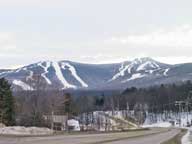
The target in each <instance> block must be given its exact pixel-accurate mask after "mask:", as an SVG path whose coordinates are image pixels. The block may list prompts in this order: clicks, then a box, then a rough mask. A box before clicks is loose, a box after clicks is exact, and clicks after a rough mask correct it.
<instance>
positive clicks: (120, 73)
mask: <svg viewBox="0 0 192 144" xmlns="http://www.w3.org/2000/svg"><path fill="white" fill-rule="evenodd" d="M132 67H133V64H129V65H127V66H125V67H124V64H122V65H121V67H120V68H119V72H118V73H117V74H116V75H114V76H113V77H112V79H110V80H109V82H110V81H113V80H116V79H117V78H119V77H122V76H124V75H125V72H126V71H128V73H129V74H131V68H132Z"/></svg>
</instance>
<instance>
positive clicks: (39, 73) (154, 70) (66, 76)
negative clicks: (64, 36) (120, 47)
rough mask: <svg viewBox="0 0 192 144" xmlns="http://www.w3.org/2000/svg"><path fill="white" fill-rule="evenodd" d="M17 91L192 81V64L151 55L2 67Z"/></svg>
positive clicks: (1, 72) (0, 74) (120, 87)
mask: <svg viewBox="0 0 192 144" xmlns="http://www.w3.org/2000/svg"><path fill="white" fill-rule="evenodd" d="M0 77H5V78H6V79H7V80H9V81H10V83H11V84H12V87H13V89H14V90H37V89H50V90H51V89H59V90H61V89H89V90H91V89H94V90H95V89H96V90H102V89H117V90H121V89H124V88H127V87H131V86H136V87H147V86H151V85H159V84H162V83H173V82H176V83H177V82H182V81H186V80H192V64H190V63H188V64H179V65H168V64H163V63H160V62H157V61H155V60H153V59H151V58H139V59H135V60H133V61H125V62H122V63H116V64H98V65H96V64H83V63H76V62H71V61H59V62H52V61H42V62H38V63H34V64H31V65H28V66H24V67H21V68H19V69H15V70H0Z"/></svg>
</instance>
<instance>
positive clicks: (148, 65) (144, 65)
mask: <svg viewBox="0 0 192 144" xmlns="http://www.w3.org/2000/svg"><path fill="white" fill-rule="evenodd" d="M146 67H150V68H153V69H155V68H159V65H157V64H156V63H154V62H151V61H147V62H145V63H143V64H141V65H140V66H139V67H138V68H137V71H141V70H145V69H146Z"/></svg>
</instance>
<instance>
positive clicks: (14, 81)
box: [13, 80, 34, 91]
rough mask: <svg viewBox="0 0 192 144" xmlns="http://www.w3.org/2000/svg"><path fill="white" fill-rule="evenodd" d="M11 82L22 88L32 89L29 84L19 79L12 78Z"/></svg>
mask: <svg viewBox="0 0 192 144" xmlns="http://www.w3.org/2000/svg"><path fill="white" fill-rule="evenodd" d="M13 84H15V85H17V86H19V87H21V88H22V89H23V90H26V91H27V90H34V89H33V88H32V87H31V86H29V85H28V84H26V83H24V82H22V81H21V80H13Z"/></svg>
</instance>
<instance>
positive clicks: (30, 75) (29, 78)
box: [26, 70, 33, 81]
mask: <svg viewBox="0 0 192 144" xmlns="http://www.w3.org/2000/svg"><path fill="white" fill-rule="evenodd" d="M27 71H28V72H29V76H27V77H26V80H27V81H28V80H33V71H31V70H27Z"/></svg>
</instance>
